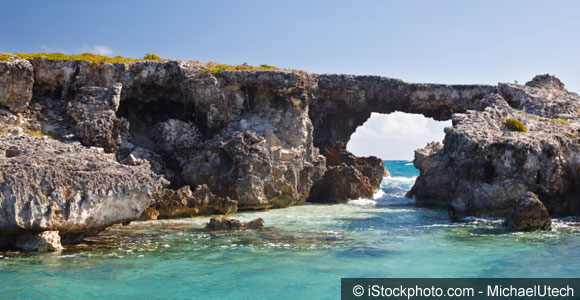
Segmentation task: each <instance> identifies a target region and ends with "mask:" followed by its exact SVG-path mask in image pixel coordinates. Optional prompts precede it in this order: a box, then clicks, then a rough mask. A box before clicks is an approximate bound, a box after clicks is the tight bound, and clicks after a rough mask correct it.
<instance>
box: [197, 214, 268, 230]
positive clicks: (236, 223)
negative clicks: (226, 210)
mask: <svg viewBox="0 0 580 300" xmlns="http://www.w3.org/2000/svg"><path fill="white" fill-rule="evenodd" d="M205 229H206V230H211V231H213V230H243V229H253V230H259V229H264V220H263V219H262V218H258V219H254V220H252V221H250V222H247V223H242V222H241V221H240V220H236V219H230V218H224V217H213V218H211V219H210V220H209V223H207V224H206V226H205Z"/></svg>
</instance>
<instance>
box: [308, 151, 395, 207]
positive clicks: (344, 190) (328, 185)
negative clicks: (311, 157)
mask: <svg viewBox="0 0 580 300" xmlns="http://www.w3.org/2000/svg"><path fill="white" fill-rule="evenodd" d="M323 154H324V156H325V157H326V167H327V170H326V173H324V177H323V178H322V180H320V181H318V182H317V183H315V184H314V186H313V188H312V191H311V193H310V199H309V200H310V201H311V202H331V203H344V202H346V201H348V200H349V199H359V198H372V197H373V193H374V191H375V190H376V189H377V188H379V186H380V184H381V181H382V180H383V178H384V177H386V176H390V174H389V172H388V170H387V169H386V168H385V167H384V166H383V162H382V161H381V159H379V158H377V157H374V156H371V157H356V156H354V155H353V154H352V153H350V152H348V151H347V150H346V145H345V143H342V142H336V143H334V144H333V145H332V146H329V147H327V148H326V149H324V152H323Z"/></svg>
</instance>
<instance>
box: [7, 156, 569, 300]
mask: <svg viewBox="0 0 580 300" xmlns="http://www.w3.org/2000/svg"><path fill="white" fill-rule="evenodd" d="M386 164H387V167H388V168H389V170H390V171H391V173H392V174H393V177H391V178H385V180H384V181H383V183H382V188H381V190H378V191H377V192H376V193H375V199H359V200H354V201H350V202H349V203H348V204H340V205H304V206H298V207H291V208H287V209H277V210H270V211H261V212H241V213H238V214H237V215H236V216H235V217H236V218H240V219H242V220H244V221H247V220H250V219H253V218H257V217H261V218H264V220H265V222H266V225H267V226H268V227H269V228H268V229H267V230H264V231H241V232H216V233H207V232H204V231H202V230H201V228H203V226H204V224H205V223H206V222H207V221H208V219H209V218H192V219H181V220H167V221H150V222H133V223H132V224H131V225H129V226H115V227H112V228H110V229H108V230H106V231H105V232H103V233H102V234H101V235H100V236H99V237H97V238H93V239H91V240H89V241H88V242H87V243H86V244H83V245H78V246H75V247H69V248H67V250H66V251H64V252H61V253H47V254H19V253H0V255H1V256H2V257H0V287H1V291H2V292H1V293H0V298H2V299H19V298H21V299H24V298H25V299H34V298H37V299H40V298H42V299H47V298H48V299H111V298H113V299H121V298H123V299H296V298H302V299H338V298H340V278H341V277H577V276H578V270H580V260H579V259H578V253H580V223H578V221H579V220H578V219H574V218H567V219H556V220H554V223H555V229H554V230H553V231H550V232H534V233H513V232H509V231H506V230H505V229H504V228H503V227H502V226H501V221H498V220H483V219H475V218H472V219H466V220H463V221H461V222H451V221H450V220H449V219H448V217H447V213H446V212H445V211H440V210H430V209H423V208H416V207H414V202H413V200H412V199H406V198H404V197H403V195H404V193H405V192H406V191H407V190H408V189H410V187H411V186H412V184H413V182H414V180H415V178H416V176H417V175H418V172H417V170H416V169H415V168H414V167H413V166H412V164H410V162H407V161H387V162H386Z"/></svg>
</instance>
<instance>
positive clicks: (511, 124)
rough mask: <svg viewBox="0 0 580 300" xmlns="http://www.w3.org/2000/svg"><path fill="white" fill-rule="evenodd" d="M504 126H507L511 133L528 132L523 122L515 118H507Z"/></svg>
mask: <svg viewBox="0 0 580 300" xmlns="http://www.w3.org/2000/svg"><path fill="white" fill-rule="evenodd" d="M503 126H505V127H506V128H507V129H509V130H511V131H519V132H526V131H527V129H526V126H524V124H522V122H520V121H519V120H517V119H514V118H507V119H506V120H505V122H503Z"/></svg>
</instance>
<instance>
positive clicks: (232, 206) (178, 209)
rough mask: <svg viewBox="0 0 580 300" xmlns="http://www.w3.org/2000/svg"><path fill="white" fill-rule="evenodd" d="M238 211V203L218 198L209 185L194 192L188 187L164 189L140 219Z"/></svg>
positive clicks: (201, 186)
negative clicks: (157, 199) (158, 198)
mask: <svg viewBox="0 0 580 300" xmlns="http://www.w3.org/2000/svg"><path fill="white" fill-rule="evenodd" d="M237 210H238V203H237V201H235V200H231V199H230V198H228V197H226V198H222V197H216V196H215V195H214V194H213V193H212V192H211V191H210V190H209V188H208V187H207V185H200V186H198V187H197V188H196V189H195V191H193V192H192V191H191V188H190V187H189V186H187V185H186V186H183V187H181V188H180V189H178V190H176V191H174V190H171V189H164V191H163V193H162V196H161V199H160V200H159V201H158V202H156V203H155V204H154V205H152V206H151V207H150V208H149V209H148V210H146V211H145V212H144V214H145V215H142V216H141V218H140V219H141V220H147V219H171V218H187V217H193V216H197V215H211V214H223V215H228V214H232V213H234V212H236V211H237ZM147 216H150V218H148V217H147Z"/></svg>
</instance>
